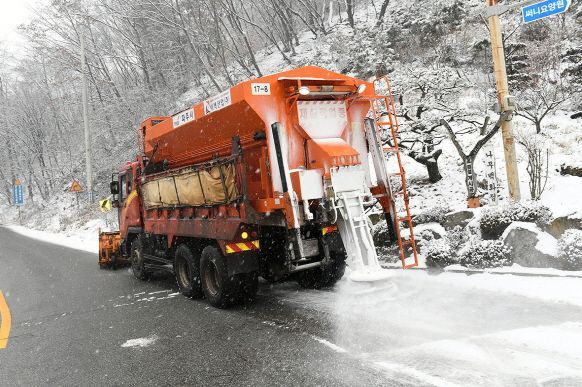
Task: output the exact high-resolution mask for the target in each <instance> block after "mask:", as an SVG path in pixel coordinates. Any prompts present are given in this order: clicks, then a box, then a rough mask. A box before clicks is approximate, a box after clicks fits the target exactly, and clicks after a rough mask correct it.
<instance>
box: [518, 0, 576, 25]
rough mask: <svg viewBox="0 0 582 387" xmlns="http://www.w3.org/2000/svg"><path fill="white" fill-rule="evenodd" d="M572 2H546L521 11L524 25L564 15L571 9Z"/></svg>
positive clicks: (564, 0)
mask: <svg viewBox="0 0 582 387" xmlns="http://www.w3.org/2000/svg"><path fill="white" fill-rule="evenodd" d="M571 1H572V0H545V1H540V2H539V3H535V4H532V5H528V6H526V7H523V8H522V9H521V16H522V17H523V22H524V23H531V22H534V21H536V20H540V19H544V18H546V17H548V16H552V15H557V14H559V13H564V12H566V11H567V10H568V8H569V7H570V3H571Z"/></svg>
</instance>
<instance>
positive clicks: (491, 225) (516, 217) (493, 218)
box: [480, 202, 552, 239]
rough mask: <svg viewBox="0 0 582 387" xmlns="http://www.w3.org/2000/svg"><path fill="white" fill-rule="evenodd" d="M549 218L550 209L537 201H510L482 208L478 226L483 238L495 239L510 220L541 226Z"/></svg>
mask: <svg viewBox="0 0 582 387" xmlns="http://www.w3.org/2000/svg"><path fill="white" fill-rule="evenodd" d="M551 218H552V212H551V211H550V209H549V208H548V207H546V206H543V205H541V204H539V203H536V202H530V203H511V204H508V205H504V206H501V207H491V208H486V209H484V210H483V213H482V215H481V221H480V227H481V232H482V233H483V236H484V237H485V238H488V239H497V238H499V237H500V236H501V234H503V231H505V229H506V228H507V227H508V226H509V225H510V224H511V223H512V222H533V223H536V224H537V225H538V226H542V225H545V224H547V223H549V222H550V220H551Z"/></svg>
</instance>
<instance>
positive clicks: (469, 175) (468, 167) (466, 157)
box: [440, 113, 510, 201]
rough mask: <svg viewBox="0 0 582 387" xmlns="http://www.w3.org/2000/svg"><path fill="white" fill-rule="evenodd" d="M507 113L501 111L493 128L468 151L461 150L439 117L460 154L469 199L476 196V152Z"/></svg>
mask: <svg viewBox="0 0 582 387" xmlns="http://www.w3.org/2000/svg"><path fill="white" fill-rule="evenodd" d="M509 114H510V113H502V114H501V116H500V117H499V120H497V122H496V123H495V125H494V126H493V128H492V129H491V130H490V131H489V132H488V133H487V134H485V135H484V136H483V137H481V138H480V139H479V140H478V141H477V143H476V144H475V145H474V146H473V148H472V149H471V150H470V151H469V153H465V151H464V150H463V146H462V145H461V143H460V142H459V140H458V138H457V134H455V132H454V131H453V129H452V128H451V126H450V125H449V123H448V122H447V121H445V120H443V119H441V121H440V123H441V125H443V126H444V127H445V128H446V129H447V131H448V133H449V137H450V139H451V141H452V142H453V145H455V148H456V149H457V152H458V153H459V156H461V159H462V160H463V169H464V170H465V184H466V186H467V198H468V199H469V201H471V199H475V198H477V197H478V196H477V188H478V187H477V174H476V173H475V169H474V164H475V159H476V158H477V154H478V153H479V151H480V150H481V148H483V145H485V144H486V143H487V142H488V141H489V140H490V139H491V138H492V137H493V135H494V134H495V133H497V131H498V130H499V128H501V124H502V123H503V122H504V121H506V120H507V119H508V118H509ZM488 121H489V120H487V119H486V120H485V122H486V123H487V122H488Z"/></svg>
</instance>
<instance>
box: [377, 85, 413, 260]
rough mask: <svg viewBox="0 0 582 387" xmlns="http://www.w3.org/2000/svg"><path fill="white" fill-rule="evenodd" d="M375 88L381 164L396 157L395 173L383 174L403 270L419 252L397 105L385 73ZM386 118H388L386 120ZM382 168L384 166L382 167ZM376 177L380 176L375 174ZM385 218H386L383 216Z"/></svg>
mask: <svg viewBox="0 0 582 387" xmlns="http://www.w3.org/2000/svg"><path fill="white" fill-rule="evenodd" d="M382 84H384V85H385V88H386V90H385V92H384V93H382V94H380V93H378V89H379V88H380V86H381V85H382ZM374 89H375V92H376V95H375V96H374V97H371V101H370V102H371V103H370V105H371V111H372V119H373V123H374V126H375V130H376V138H377V139H378V140H379V142H380V143H379V145H380V147H381V149H382V151H383V154H382V155H381V159H382V162H383V163H384V165H386V163H387V158H388V157H387V156H390V155H393V156H396V162H397V164H398V171H397V172H387V173H386V174H385V175H386V176H384V177H382V178H383V179H384V180H386V181H384V185H385V188H386V190H387V192H388V194H389V195H390V206H391V217H392V220H393V226H394V233H395V235H396V240H397V242H398V247H399V250H400V260H401V262H402V268H403V269H409V268H412V267H416V266H418V252H417V249H416V241H415V239H414V230H413V227H412V216H411V215H410V206H409V204H408V202H409V195H408V188H407V184H406V173H405V171H404V166H403V164H402V155H401V153H400V148H399V146H398V131H399V129H400V127H399V125H398V117H397V115H396V106H395V104H394V95H393V93H392V88H391V87H390V81H389V80H388V77H387V76H383V77H380V78H377V79H376V80H374ZM386 118H387V120H386ZM384 134H387V135H388V137H389V138H390V140H391V144H388V145H384V144H382V142H381V141H382V138H383V136H382V135H384ZM383 169H384V168H383ZM378 178H381V177H380V176H378ZM386 220H387V221H388V219H386ZM402 226H403V228H404V229H407V230H408V237H407V238H405V237H404V236H403V235H402V230H401V227H402Z"/></svg>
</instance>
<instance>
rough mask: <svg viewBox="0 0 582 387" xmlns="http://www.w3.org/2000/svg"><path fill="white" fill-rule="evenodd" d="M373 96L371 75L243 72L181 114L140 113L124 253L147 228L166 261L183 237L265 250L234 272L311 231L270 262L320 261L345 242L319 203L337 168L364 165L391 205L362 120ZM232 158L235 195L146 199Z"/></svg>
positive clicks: (155, 261) (126, 189)
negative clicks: (188, 200)
mask: <svg viewBox="0 0 582 387" xmlns="http://www.w3.org/2000/svg"><path fill="white" fill-rule="evenodd" d="M374 95H375V91H374V85H373V83H369V82H366V81H363V80H359V79H355V78H352V77H349V76H346V75H343V74H338V73H334V72H331V71H328V70H325V69H322V68H319V67H313V66H309V67H303V68H299V69H295V70H290V71H285V72H281V73H277V74H272V75H268V76H264V77H261V78H258V79H253V80H249V81H245V82H242V83H240V84H238V85H236V86H234V87H232V88H230V89H229V90H226V91H225V92H223V93H221V94H219V95H217V96H215V97H212V98H210V99H208V100H206V101H203V102H201V103H198V104H196V105H194V106H192V107H190V108H189V109H186V110H184V111H181V112H179V113H177V114H175V115H173V116H155V117H150V118H148V119H146V120H144V121H143V122H142V124H141V125H140V128H139V131H138V132H139V139H140V144H141V147H142V149H140V152H139V155H138V157H137V160H136V161H135V162H131V163H129V162H128V163H127V164H126V165H124V166H123V167H122V168H121V169H120V171H119V176H120V177H119V186H120V190H121V193H120V198H119V223H120V238H121V240H122V242H121V248H120V249H121V251H122V255H129V254H130V246H131V243H132V241H133V240H135V238H136V237H137V236H138V235H145V236H146V237H147V238H149V240H150V242H148V243H150V245H151V246H152V248H151V250H152V252H151V253H150V254H149V258H151V264H152V265H161V266H163V265H166V266H168V265H169V264H171V261H172V258H171V256H172V253H173V249H175V246H176V245H177V244H179V243H183V242H184V241H186V240H188V241H190V242H192V243H193V244H196V243H198V242H196V241H206V242H205V243H216V244H217V245H218V246H219V248H220V250H221V251H222V252H223V254H225V255H227V256H233V258H231V260H236V259H239V260H244V259H243V258H244V257H248V256H250V255H249V254H255V255H258V263H252V264H250V266H249V267H246V268H239V269H233V272H236V271H237V270H242V271H245V270H247V271H248V270H257V268H256V266H257V265H258V266H260V269H259V270H260V272H261V273H262V274H265V272H266V271H268V270H270V269H267V268H265V265H267V266H269V265H270V264H269V262H268V261H269V260H270V259H272V254H268V253H267V250H269V249H271V250H275V251H280V252H281V254H283V255H285V254H287V253H286V252H284V251H283V250H286V247H285V246H287V242H289V241H293V240H294V241H295V242H297V240H296V239H297V238H299V239H301V238H303V239H304V241H303V242H302V243H303V245H304V246H303V247H301V248H299V251H300V252H301V253H300V254H299V253H297V249H295V254H293V253H291V254H290V255H291V257H289V256H287V258H285V259H284V260H283V261H281V262H279V263H278V269H277V270H271V274H273V272H276V273H275V276H280V275H284V274H285V273H288V272H293V271H296V270H303V269H305V270H306V269H307V268H311V267H316V266H317V265H316V264H317V263H318V262H319V261H321V260H323V259H324V258H325V257H324V256H329V254H330V252H329V251H328V250H330V251H331V253H332V255H333V251H337V250H343V249H344V247H343V246H342V244H343V243H344V242H342V241H341V238H340V237H339V233H338V232H337V227H336V226H335V224H334V219H333V216H329V213H330V212H329V211H327V212H326V211H325V210H322V209H321V208H322V206H323V205H324V202H325V199H324V198H325V197H326V195H327V194H328V192H329V191H330V190H333V187H332V186H331V185H330V184H331V183H330V182H331V179H332V173H333V171H334V170H337V169H341V168H352V167H356V168H362V170H363V171H364V172H365V173H366V176H367V177H366V181H367V184H368V187H369V189H370V191H371V192H373V193H374V194H375V196H377V197H379V198H380V203H381V204H382V207H383V211H384V213H386V214H388V213H389V212H390V211H391V209H390V205H389V203H390V192H388V190H386V189H385V187H379V186H377V185H376V186H375V185H374V182H373V179H371V178H370V177H369V175H370V174H369V173H368V172H369V170H370V169H371V168H372V167H371V165H370V162H369V154H368V152H369V149H368V147H369V146H370V144H369V141H367V140H366V134H365V132H366V129H365V119H366V116H367V115H368V114H369V111H370V108H371V104H372V101H373V98H374ZM225 160H226V161H225ZM225 162H229V163H232V164H233V165H234V168H235V171H236V172H235V178H234V180H235V185H236V192H237V195H236V198H235V199H232V198H231V200H225V201H224V202H221V203H205V204H203V205H199V206H192V205H176V204H173V205H161V206H156V207H155V208H147V206H146V205H144V197H143V195H144V193H143V192H142V191H143V187H144V184H147V183H148V182H151V181H157V180H156V179H161V178H168V177H170V178H171V177H172V176H176V175H177V174H178V173H182V172H183V171H194V173H196V171H202V170H205V168H206V169H208V168H212V167H213V166H216V165H222V164H221V163H225ZM223 180H224V179H223ZM318 195H319V196H318ZM326 208H327V207H326ZM336 212H337V210H336ZM336 215H337V214H336ZM294 238H295V239H294ZM326 238H329V240H328V239H326ZM313 240H315V241H313ZM209 241H210V242H209ZM299 242H301V241H299ZM277 249H283V250H277ZM310 251H311V252H312V254H315V252H317V255H316V256H317V257H318V258H314V256H313V255H312V256H311V258H310V257H309V252H310ZM261 254H262V255H261ZM287 255H289V254H287ZM235 256H236V257H239V258H234V257H235ZM240 257H243V258H240ZM251 261H252V260H251ZM299 261H303V262H306V263H305V264H303V263H302V262H299ZM229 262H230V261H229ZM309 265H311V266H309ZM234 266H236V264H234V263H233V267H234ZM243 266H244V265H243ZM229 270H230V269H229Z"/></svg>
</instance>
